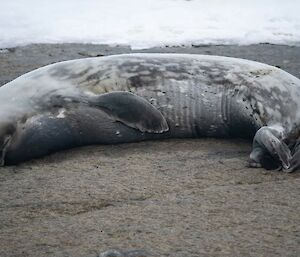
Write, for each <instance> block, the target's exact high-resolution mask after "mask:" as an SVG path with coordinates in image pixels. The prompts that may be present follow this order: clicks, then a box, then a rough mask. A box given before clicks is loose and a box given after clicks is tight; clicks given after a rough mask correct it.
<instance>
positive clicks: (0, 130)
mask: <svg viewBox="0 0 300 257" xmlns="http://www.w3.org/2000/svg"><path fill="white" fill-rule="evenodd" d="M14 132H15V126H14V125H13V124H12V123H5V124H2V125H0V166H4V164H5V155H6V152H7V149H8V147H9V145H10V141H11V139H12V136H13V134H14Z"/></svg>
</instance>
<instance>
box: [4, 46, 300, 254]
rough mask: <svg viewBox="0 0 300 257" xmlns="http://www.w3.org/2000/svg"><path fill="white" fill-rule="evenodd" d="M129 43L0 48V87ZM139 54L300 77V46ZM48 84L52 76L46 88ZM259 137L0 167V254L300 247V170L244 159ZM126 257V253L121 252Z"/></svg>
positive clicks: (117, 149)
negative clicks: (246, 64) (243, 63)
mask: <svg viewBox="0 0 300 257" xmlns="http://www.w3.org/2000/svg"><path fill="white" fill-rule="evenodd" d="M128 52H132V51H131V49H130V48H129V47H126V46H115V47H108V46H101V45H79V44H64V45H31V46H25V47H20V48H13V49H2V50H0V85H3V84H5V83H6V82H8V81H10V80H12V79H14V78H15V77H17V76H19V75H21V74H23V73H25V72H27V71H30V70H32V69H34V68H37V67H40V66H42V65H46V64H49V63H53V62H56V61H61V60H68V59H74V58H84V57H91V56H102V55H108V54H116V53H128ZM138 52H185V53H201V54H216V55H225V56H235V57H242V58H247V59H251V60H257V61H261V62H265V63H269V64H272V65H276V66H279V67H281V68H282V69H284V70H286V71H288V72H290V73H292V74H293V75H295V76H298V77H300V61H299V60H300V48H299V47H287V46H275V45H268V44H262V45H252V46H240V47H238V46H194V47H191V48H184V47H177V48H174V47H166V48H157V49H149V50H146V51H138ZM41 86H42V85H41ZM250 149H251V143H250V142H247V141H243V140H239V139H234V140H220V139H186V140H179V139H174V140H165V141H154V142H150V141H149V142H142V143H132V144H122V145H106V146H101V145H100V146H88V147H82V148H77V149H71V150H68V151H64V152H59V153H56V154H53V155H50V156H47V157H45V158H42V159H38V160H32V161H29V162H26V163H24V164H21V165H18V166H11V167H4V168H0V256H1V257H8V256H10V257H18V256H20V257H21V256H22V257H25V256H30V257H33V256H72V257H79V256H85V257H96V256H99V254H100V253H101V252H104V251H106V250H108V249H119V250H122V251H130V250H133V249H140V250H141V251H140V252H130V253H128V254H127V255H128V256H136V257H137V256H171V257H183V256H188V257H196V256H295V257H296V256H299V254H300V215H299V213H300V197H299V193H300V183H299V182H300V173H299V172H298V173H293V174H285V173H283V172H278V171H266V170H263V169H250V168H247V167H246V164H247V158H248V154H249V151H250ZM115 256H116V255H115Z"/></svg>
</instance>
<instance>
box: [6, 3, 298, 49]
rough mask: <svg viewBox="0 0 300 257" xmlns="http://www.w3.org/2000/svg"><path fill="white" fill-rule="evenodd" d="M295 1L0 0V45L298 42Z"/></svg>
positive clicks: (158, 44)
mask: <svg viewBox="0 0 300 257" xmlns="http://www.w3.org/2000/svg"><path fill="white" fill-rule="evenodd" d="M299 10H300V1H299V0H284V1H283V0H241V1H238V0H226V1H225V0H189V1H188V0H84V1H83V0H51V1H45V0H44V1H43V0H10V1H8V0H1V1H0V48H6V47H14V46H19V45H24V44H30V43H95V44H96V43H101V44H127V45H131V46H132V48H148V47H152V46H163V45H183V44H184V45H191V44H253V43H261V42H268V43H274V44H289V45H299V44H300V14H299Z"/></svg>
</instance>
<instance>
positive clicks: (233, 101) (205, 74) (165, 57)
mask: <svg viewBox="0 0 300 257" xmlns="http://www.w3.org/2000/svg"><path fill="white" fill-rule="evenodd" d="M299 105H300V80H299V79H297V78H296V77H294V76H292V75H290V74H288V73H287V72H285V71H283V70H280V69H278V68H276V67H273V66H269V65H266V64H262V63H258V62H254V61H248V60H243V59H236V58H229V57H220V56H205V55H188V54H125V55H115V56H107V57H101V58H87V59H79V60H72V61H66V62H60V63H56V64H52V65H48V66H45V67H43V68H40V69H37V70H34V71H32V72H29V73H27V74H25V75H23V76H21V77H19V78H17V79H15V80H13V81H12V82H10V83H8V84H6V85H4V86H3V87H1V88H0V159H1V163H2V165H4V164H15V163H18V162H21V161H25V160H28V159H31V158H35V157H39V156H43V155H45V154H48V153H51V152H54V151H58V150H61V149H66V148H70V147H74V146H80V145H87V144H112V143H124V142H133V141H140V140H147V139H160V138H171V137H177V138H179V137H243V138H250V139H253V138H254V139H253V150H252V152H251V154H250V166H251V167H261V166H263V167H265V168H267V169H281V168H282V169H283V170H284V171H289V172H290V171H294V170H297V169H299V167H300V139H299V135H300V134H299V132H300V131H299V130H300V106H299Z"/></svg>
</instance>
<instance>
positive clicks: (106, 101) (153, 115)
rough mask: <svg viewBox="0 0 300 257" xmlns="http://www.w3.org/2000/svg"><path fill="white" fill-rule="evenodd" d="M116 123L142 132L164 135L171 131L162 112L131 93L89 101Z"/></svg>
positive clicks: (111, 94)
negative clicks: (118, 122)
mask: <svg viewBox="0 0 300 257" xmlns="http://www.w3.org/2000/svg"><path fill="white" fill-rule="evenodd" d="M89 104H92V105H95V106H97V107H100V108H101V109H102V110H103V111H105V112H106V113H107V114H108V115H110V116H111V117H113V118H114V119H115V120H116V121H120V122H122V123H124V124H125V125H127V126H129V127H132V128H135V129H139V130H140V131H142V132H149V133H163V132H165V131H168V130H169V126H168V123H167V121H166V119H165V118H164V116H163V115H162V114H161V112H160V111H159V110H158V109H156V108H155V107H154V106H153V105H152V104H150V103H149V102H148V101H146V100H145V99H144V98H142V97H140V96H137V95H134V94H132V93H129V92H123V91H118V92H111V93H106V94H102V95H100V96H97V97H92V99H89Z"/></svg>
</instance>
